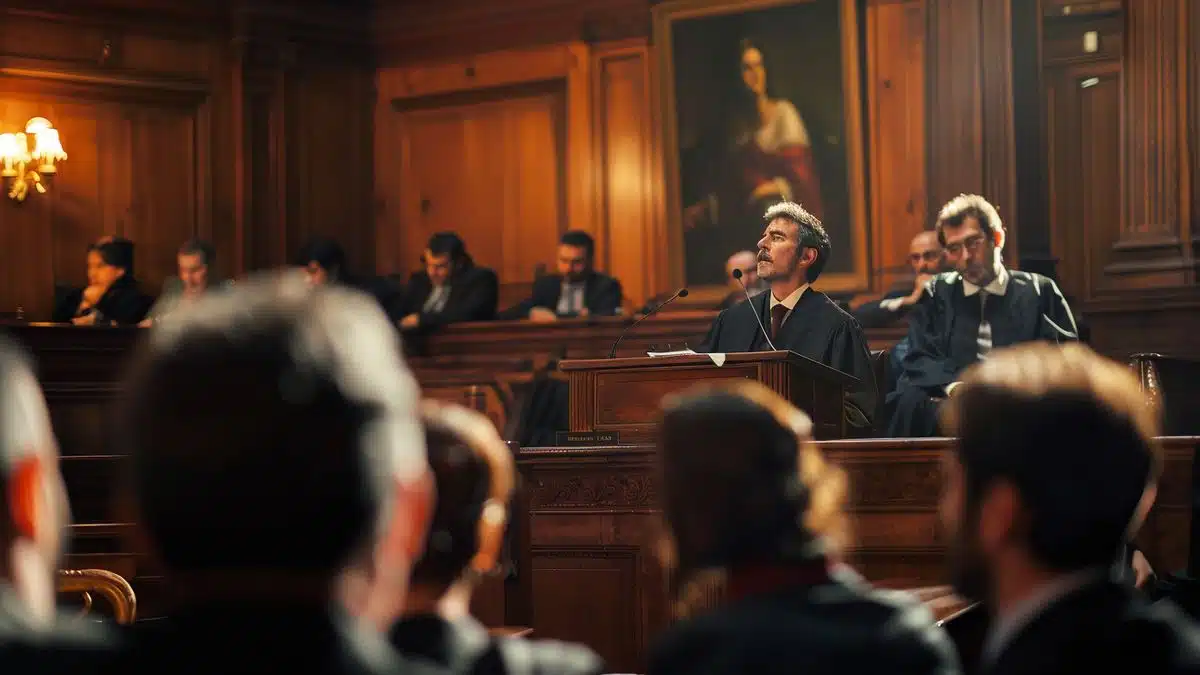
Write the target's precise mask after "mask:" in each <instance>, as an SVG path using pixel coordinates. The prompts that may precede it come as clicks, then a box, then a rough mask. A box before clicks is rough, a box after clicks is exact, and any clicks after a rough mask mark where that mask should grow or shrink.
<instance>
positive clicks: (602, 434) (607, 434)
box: [554, 431, 621, 447]
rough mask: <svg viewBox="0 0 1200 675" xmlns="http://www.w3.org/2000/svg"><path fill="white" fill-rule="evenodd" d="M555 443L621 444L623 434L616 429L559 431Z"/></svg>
mask: <svg viewBox="0 0 1200 675" xmlns="http://www.w3.org/2000/svg"><path fill="white" fill-rule="evenodd" d="M554 443H555V445H561V446H566V447H571V446H580V445H620V444H621V434H620V433H618V432H616V431H557V432H555V434H554Z"/></svg>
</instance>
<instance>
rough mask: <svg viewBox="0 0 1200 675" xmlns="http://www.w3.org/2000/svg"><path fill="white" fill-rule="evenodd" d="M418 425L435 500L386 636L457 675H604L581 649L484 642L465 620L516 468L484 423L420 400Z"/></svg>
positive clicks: (493, 555)
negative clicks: (398, 614) (397, 616)
mask: <svg viewBox="0 0 1200 675" xmlns="http://www.w3.org/2000/svg"><path fill="white" fill-rule="evenodd" d="M422 420H423V422H424V426H425V445H426V448H427V452H428V457H429V464H430V468H431V469H432V470H433V475H434V477H435V480H436V483H437V504H436V506H435V507H434V512H433V521H432V524H431V526H430V529H429V538H428V540H427V541H426V542H425V556H424V557H423V558H421V560H420V561H419V562H418V563H417V565H416V567H414V568H413V570H412V579H411V581H410V583H409V592H408V599H407V600H406V601H405V603H404V618H403V619H401V620H400V621H398V622H396V624H395V625H394V626H392V628H391V630H390V640H391V643H392V646H394V647H395V648H396V649H397V650H399V652H400V653H401V654H404V655H408V656H416V657H421V658H423V659H426V660H429V661H432V662H433V663H436V664H438V665H440V666H443V667H445V668H447V669H449V671H450V672H451V673H455V674H456V675H467V674H469V673H510V674H512V675H519V674H520V673H541V674H542V675H598V674H599V673H601V672H603V668H602V665H601V662H600V659H599V657H597V656H596V655H595V654H594V653H593V652H592V651H591V650H589V649H587V648H586V647H582V646H572V645H567V644H564V643H559V642H552V641H545V640H527V639H523V638H503V637H500V638H498V637H491V636H489V634H488V630H487V628H485V627H484V626H482V625H481V624H480V623H479V622H478V621H476V620H475V619H473V618H472V617H471V615H470V606H471V596H472V594H473V593H474V591H475V589H476V587H477V586H478V585H479V583H480V582H481V581H482V579H483V578H484V576H485V575H487V574H489V573H491V572H493V571H494V570H495V569H496V568H497V567H499V565H500V556H501V553H502V551H503V547H504V531H505V528H506V526H507V524H508V508H509V501H510V500H511V499H512V491H513V487H514V481H515V473H516V468H515V467H514V465H513V458H512V453H511V452H510V451H509V449H508V447H507V446H506V445H505V444H504V442H503V441H502V440H500V436H499V435H497V433H496V429H495V427H494V426H492V423H491V421H490V420H488V418H487V417H484V416H483V415H480V414H479V413H476V412H474V411H472V410H469V409H467V408H464V407H462V406H457V405H452V404H444V403H439V402H434V401H426V402H425V403H424V409H423V411H422ZM378 595H379V594H378V593H376V596H378ZM385 618H386V614H385ZM383 628H384V629H385V630H386V629H387V627H386V626H383Z"/></svg>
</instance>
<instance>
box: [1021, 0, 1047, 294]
mask: <svg viewBox="0 0 1200 675" xmlns="http://www.w3.org/2000/svg"><path fill="white" fill-rule="evenodd" d="M1039 5H1040V3H1039V0H1011V9H1010V15H1011V25H1012V28H1011V31H1010V33H1011V36H1010V37H1011V50H1012V76H1011V80H1012V111H1013V146H1014V147H1013V159H1014V165H1013V166H1014V174H1015V175H1014V180H1015V187H1016V195H1017V203H1016V211H1015V213H1013V214H1010V216H1012V217H1013V219H1014V221H1015V222H1019V223H1020V224H1021V232H1020V237H1019V239H1018V241H1017V242H1016V245H1015V246H1014V250H1016V251H1017V258H1018V259H1019V260H1020V261H1021V269H1023V270H1025V271H1027V272H1036V273H1038V274H1044V275H1046V276H1048V277H1051V278H1055V279H1057V269H1056V266H1057V263H1058V259H1057V258H1056V257H1055V255H1054V248H1053V244H1052V242H1051V239H1052V233H1051V224H1050V223H1051V221H1050V219H1049V213H1050V211H1049V206H1048V200H1049V197H1048V194H1047V189H1048V178H1047V175H1046V153H1047V150H1046V129H1045V121H1046V115H1045V105H1044V102H1045V87H1044V84H1043V77H1042V47H1043V44H1042V8H1041V7H1040V6H1039Z"/></svg>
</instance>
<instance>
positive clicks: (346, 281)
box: [296, 237, 404, 322]
mask: <svg viewBox="0 0 1200 675" xmlns="http://www.w3.org/2000/svg"><path fill="white" fill-rule="evenodd" d="M296 266H297V267H300V268H301V269H302V270H304V274H305V277H306V278H307V279H308V283H309V284H311V285H313V286H323V285H325V284H330V283H333V284H339V285H342V286H345V287H347V288H353V289H356V290H359V291H362V292H364V293H366V294H368V295H370V296H371V297H373V298H375V301H376V302H378V303H379V306H380V307H382V308H383V311H384V312H385V313H386V314H387V316H388V318H389V319H391V320H392V321H393V322H397V321H399V320H400V317H401V316H403V314H402V313H401V312H402V309H403V303H404V298H403V290H402V289H401V288H399V286H398V285H395V284H393V283H392V282H391V281H389V280H387V279H383V278H380V277H378V276H374V275H369V276H360V275H357V274H354V273H353V272H351V271H350V268H349V266H348V264H347V262H346V251H345V249H343V248H342V245H341V244H339V243H338V242H337V241H336V240H334V239H330V238H329V237H313V238H311V239H309V240H308V241H307V242H305V244H304V246H302V247H300V252H299V254H298V255H297V256H296Z"/></svg>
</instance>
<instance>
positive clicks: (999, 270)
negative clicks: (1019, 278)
mask: <svg viewBox="0 0 1200 675" xmlns="http://www.w3.org/2000/svg"><path fill="white" fill-rule="evenodd" d="M995 270H996V278H995V279H992V280H991V281H990V282H988V285H987V286H984V287H983V290H985V291H987V292H988V293H990V294H992V295H1004V293H1005V292H1006V291H1007V290H1008V279H1009V274H1008V270H1007V269H1005V268H1004V265H1001V264H1000V261H998V260H997V261H996V263H995ZM962 282H963V295H965V296H967V297H968V298H969V297H971V296H972V295H975V294H976V293H978V292H979V287H978V286H976V285H975V284H973V283H971V282H969V281H967V280H966V279H965V278H964V279H963V280H962Z"/></svg>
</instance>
